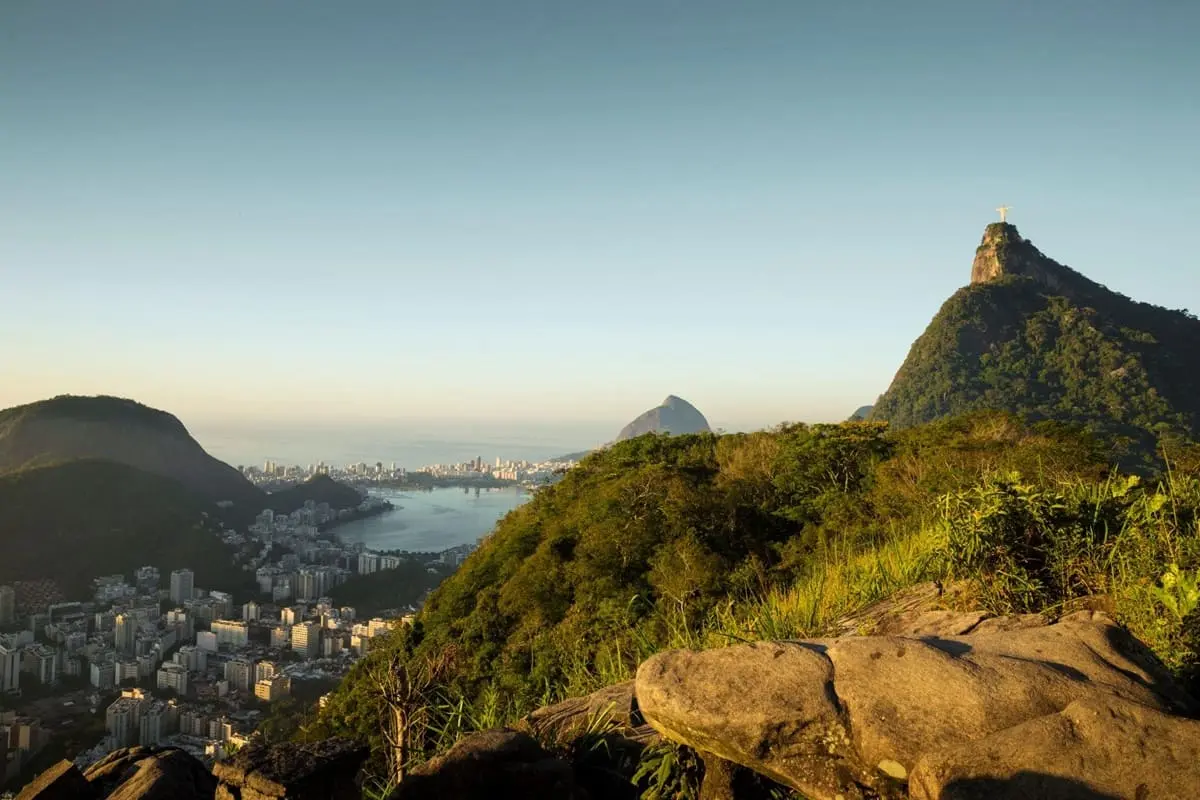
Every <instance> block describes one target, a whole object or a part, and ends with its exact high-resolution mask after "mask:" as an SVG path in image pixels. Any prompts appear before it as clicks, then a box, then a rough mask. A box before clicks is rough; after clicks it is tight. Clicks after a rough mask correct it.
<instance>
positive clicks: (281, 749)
mask: <svg viewBox="0 0 1200 800" xmlns="http://www.w3.org/2000/svg"><path fill="white" fill-rule="evenodd" d="M367 755H368V751H367V748H365V747H362V746H360V745H358V744H356V743H355V742H352V741H349V740H347V739H326V740H325V741H322V742H316V743H313V744H295V743H283V744H276V745H262V744H251V745H248V746H246V747H245V748H243V749H242V750H239V751H238V752H237V753H235V754H234V756H233V758H232V759H230V760H229V761H224V762H221V763H218V764H216V765H215V766H214V767H213V775H215V776H216V778H217V780H219V781H220V785H219V786H218V787H217V792H216V797H217V800H274V799H275V798H281V799H283V798H286V800H358V798H359V797H361V794H362V792H361V789H360V788H359V786H358V782H357V780H356V778H357V775H358V770H359V768H360V767H361V766H362V763H363V761H365V760H366V758H367Z"/></svg>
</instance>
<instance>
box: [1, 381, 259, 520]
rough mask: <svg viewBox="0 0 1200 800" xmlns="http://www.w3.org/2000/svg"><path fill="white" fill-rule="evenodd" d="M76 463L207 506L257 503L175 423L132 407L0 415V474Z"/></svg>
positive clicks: (69, 405)
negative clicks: (117, 467)
mask: <svg viewBox="0 0 1200 800" xmlns="http://www.w3.org/2000/svg"><path fill="white" fill-rule="evenodd" d="M75 459H102V460H107V461H114V462H117V463H120V464H126V465H128V466H131V467H135V468H137V469H140V470H144V471H146V472H149V473H153V474H155V475H161V476H164V477H168V478H172V479H174V480H177V481H179V483H181V484H182V485H183V486H184V487H186V488H187V489H188V490H190V491H192V492H195V493H197V494H198V495H200V496H202V497H204V498H206V499H208V500H211V501H222V500H230V501H233V502H234V503H237V504H239V505H241V504H247V505H251V506H253V505H257V504H260V503H262V501H263V498H264V494H263V493H262V492H261V491H260V490H259V489H257V488H256V487H255V486H254V485H253V484H251V483H250V482H249V481H247V480H246V479H245V478H244V477H243V476H242V474H241V473H239V472H238V471H237V470H236V469H234V468H233V467H231V466H229V465H228V464H225V463H224V462H222V461H219V460H218V459H216V458H214V457H213V456H211V455H209V454H208V453H207V452H205V451H204V448H202V447H201V446H200V444H199V443H198V442H197V441H196V440H195V439H193V438H192V436H191V435H190V434H189V433H188V431H187V428H185V427H184V425H183V423H182V422H180V421H179V420H178V419H177V418H176V417H174V416H172V415H171V414H168V413H166V412H165V411H159V410H157V409H153V408H150V407H148V406H144V405H142V404H140V403H137V402H134V401H133V400H126V399H122V398H116V397H103V396H102V397H77V396H69V395H64V396H61V397H55V398H53V399H50V400H43V401H40V402H37V403H30V404H28V405H24V406H17V407H15V408H10V409H6V410H4V411H0V473H4V472H10V471H13V470H18V469H23V468H27V467H32V466H39V465H48V464H56V463H61V462H65V461H71V460H75ZM260 508H261V506H260Z"/></svg>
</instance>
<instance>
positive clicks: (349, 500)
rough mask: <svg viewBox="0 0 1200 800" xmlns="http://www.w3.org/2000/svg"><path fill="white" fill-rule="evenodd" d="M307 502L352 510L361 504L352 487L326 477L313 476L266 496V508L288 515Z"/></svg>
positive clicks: (358, 495) (357, 493) (359, 497)
mask: <svg viewBox="0 0 1200 800" xmlns="http://www.w3.org/2000/svg"><path fill="white" fill-rule="evenodd" d="M309 500H312V501H313V502H314V503H317V504H318V505H319V504H321V503H328V504H329V506H330V508H336V509H342V508H354V507H356V506H357V505H358V504H359V503H361V502H362V495H361V494H359V492H358V490H357V489H355V488H354V487H353V486H347V485H346V484H344V483H339V482H338V481H335V480H334V479H333V478H331V477H329V476H328V475H314V476H313V477H311V478H309V479H308V480H306V481H305V482H304V483H298V484H296V485H295V486H293V487H291V488H290V489H283V490H281V491H278V492H271V493H270V494H269V495H267V500H266V507H267V508H270V509H272V510H274V511H276V512H280V513H284V514H289V513H291V512H292V511H295V510H296V509H298V508H303V506H304V503H305V502H307V501H309Z"/></svg>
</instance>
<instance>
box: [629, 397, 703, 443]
mask: <svg viewBox="0 0 1200 800" xmlns="http://www.w3.org/2000/svg"><path fill="white" fill-rule="evenodd" d="M711 430H712V429H711V428H709V427H708V420H706V419H705V418H704V415H703V414H701V413H700V411H699V410H698V409H697V408H696V407H695V406H694V405H692V404H691V403H689V402H688V401H686V400H684V399H683V398H681V397H676V396H675V395H673V394H672V395H667V399H666V400H663V401H662V403H660V404H659V405H657V406H655V407H654V408H652V409H650V410H649V411H646V412H644V413H642V414H639V415H638V417H637V418H636V419H634V420H633V422H630V423H629V424H628V425H626V426H625V427H624V428H622V429H621V432H620V433H619V434H617V441H618V442H621V441H624V440H626V439H633V438H635V437H637V436H642V435H644V434H647V433H667V434H671V435H679V434H683V433H709V432H711Z"/></svg>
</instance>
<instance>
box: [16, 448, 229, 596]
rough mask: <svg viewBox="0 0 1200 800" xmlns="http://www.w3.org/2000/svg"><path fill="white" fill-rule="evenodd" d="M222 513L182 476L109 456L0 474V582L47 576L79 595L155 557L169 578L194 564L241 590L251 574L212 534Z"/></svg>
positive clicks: (206, 582) (200, 580)
mask: <svg viewBox="0 0 1200 800" xmlns="http://www.w3.org/2000/svg"><path fill="white" fill-rule="evenodd" d="M215 512H216V508H215V507H214V506H213V505H212V504H211V503H209V502H208V501H207V500H206V499H205V498H203V497H201V496H200V495H198V494H196V493H195V492H192V491H190V490H188V489H186V488H185V487H184V486H183V485H181V484H180V483H179V482H178V481H175V480H172V479H170V478H166V477H163V476H161V475H154V474H151V473H149V472H144V471H142V470H139V469H136V468H134V467H130V466H128V465H126V464H118V463H115V462H111V461H98V460H76V461H71V462H67V463H63V464H54V465H46V466H37V467H30V468H26V469H22V470H18V471H14V472H10V473H7V474H4V475H0V553H3V556H2V557H0V583H6V582H8V581H14V580H36V579H42V578H46V579H51V580H53V581H55V582H56V583H58V584H59V587H60V588H61V589H62V590H63V591H65V592H66V593H67V594H68V596H69V597H72V598H80V597H86V596H88V595H89V594H90V592H91V588H90V586H91V581H92V579H93V578H95V577H97V576H100V575H107V574H112V573H118V572H120V573H126V574H128V573H131V572H132V571H133V570H134V569H136V568H137V567H140V566H143V565H151V566H157V567H159V569H160V570H163V571H164V573H163V574H164V585H165V581H166V577H165V576H166V574H167V571H169V570H172V569H178V568H181V567H190V568H191V569H193V570H195V572H196V584H197V585H198V586H204V587H206V588H228V589H234V588H238V586H240V584H241V582H242V581H243V579H244V578H243V576H244V575H245V573H242V572H241V571H240V570H238V569H236V568H235V567H234V566H233V565H232V564H231V562H230V558H231V554H230V552H229V550H228V548H226V547H225V545H224V544H222V543H221V541H220V540H219V539H217V538H216V536H215V535H214V533H213V532H212V531H213V528H214V527H215V525H214V520H215ZM206 514H207V515H208V517H207V518H206V517H205V515H206Z"/></svg>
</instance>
